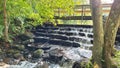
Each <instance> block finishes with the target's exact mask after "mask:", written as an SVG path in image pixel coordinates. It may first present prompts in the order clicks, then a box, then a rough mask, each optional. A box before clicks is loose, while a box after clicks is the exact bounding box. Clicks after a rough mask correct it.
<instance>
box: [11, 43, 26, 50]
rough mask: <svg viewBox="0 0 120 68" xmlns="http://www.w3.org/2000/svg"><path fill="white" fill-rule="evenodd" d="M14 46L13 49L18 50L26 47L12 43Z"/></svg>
mask: <svg viewBox="0 0 120 68" xmlns="http://www.w3.org/2000/svg"><path fill="white" fill-rule="evenodd" d="M12 48H13V49H17V50H24V49H25V46H24V45H19V44H18V45H14V44H13V45H12Z"/></svg>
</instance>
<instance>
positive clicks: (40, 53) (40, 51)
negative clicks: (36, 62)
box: [33, 49, 44, 58]
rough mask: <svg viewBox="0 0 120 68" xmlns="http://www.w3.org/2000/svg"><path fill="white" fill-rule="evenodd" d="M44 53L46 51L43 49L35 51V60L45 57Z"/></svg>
mask: <svg viewBox="0 0 120 68" xmlns="http://www.w3.org/2000/svg"><path fill="white" fill-rule="evenodd" d="M43 53H44V51H43V50H42V49H38V50H36V51H34V53H33V56H34V57H35V58H39V57H41V56H42V55H43Z"/></svg>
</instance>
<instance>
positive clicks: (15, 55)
mask: <svg viewBox="0 0 120 68" xmlns="http://www.w3.org/2000/svg"><path fill="white" fill-rule="evenodd" d="M13 56H14V58H16V59H18V58H20V57H21V56H22V55H21V54H20V53H16V54H14V55H13Z"/></svg>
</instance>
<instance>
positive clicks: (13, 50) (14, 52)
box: [6, 49, 20, 57]
mask: <svg viewBox="0 0 120 68" xmlns="http://www.w3.org/2000/svg"><path fill="white" fill-rule="evenodd" d="M16 53H20V51H19V50H16V49H10V50H7V52H6V55H7V56H8V57H13V55H14V54H16Z"/></svg>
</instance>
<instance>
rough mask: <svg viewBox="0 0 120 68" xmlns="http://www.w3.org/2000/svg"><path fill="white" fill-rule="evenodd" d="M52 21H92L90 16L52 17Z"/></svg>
mask: <svg viewBox="0 0 120 68" xmlns="http://www.w3.org/2000/svg"><path fill="white" fill-rule="evenodd" d="M54 19H62V20H92V18H91V16H63V17H59V16H54Z"/></svg>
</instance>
